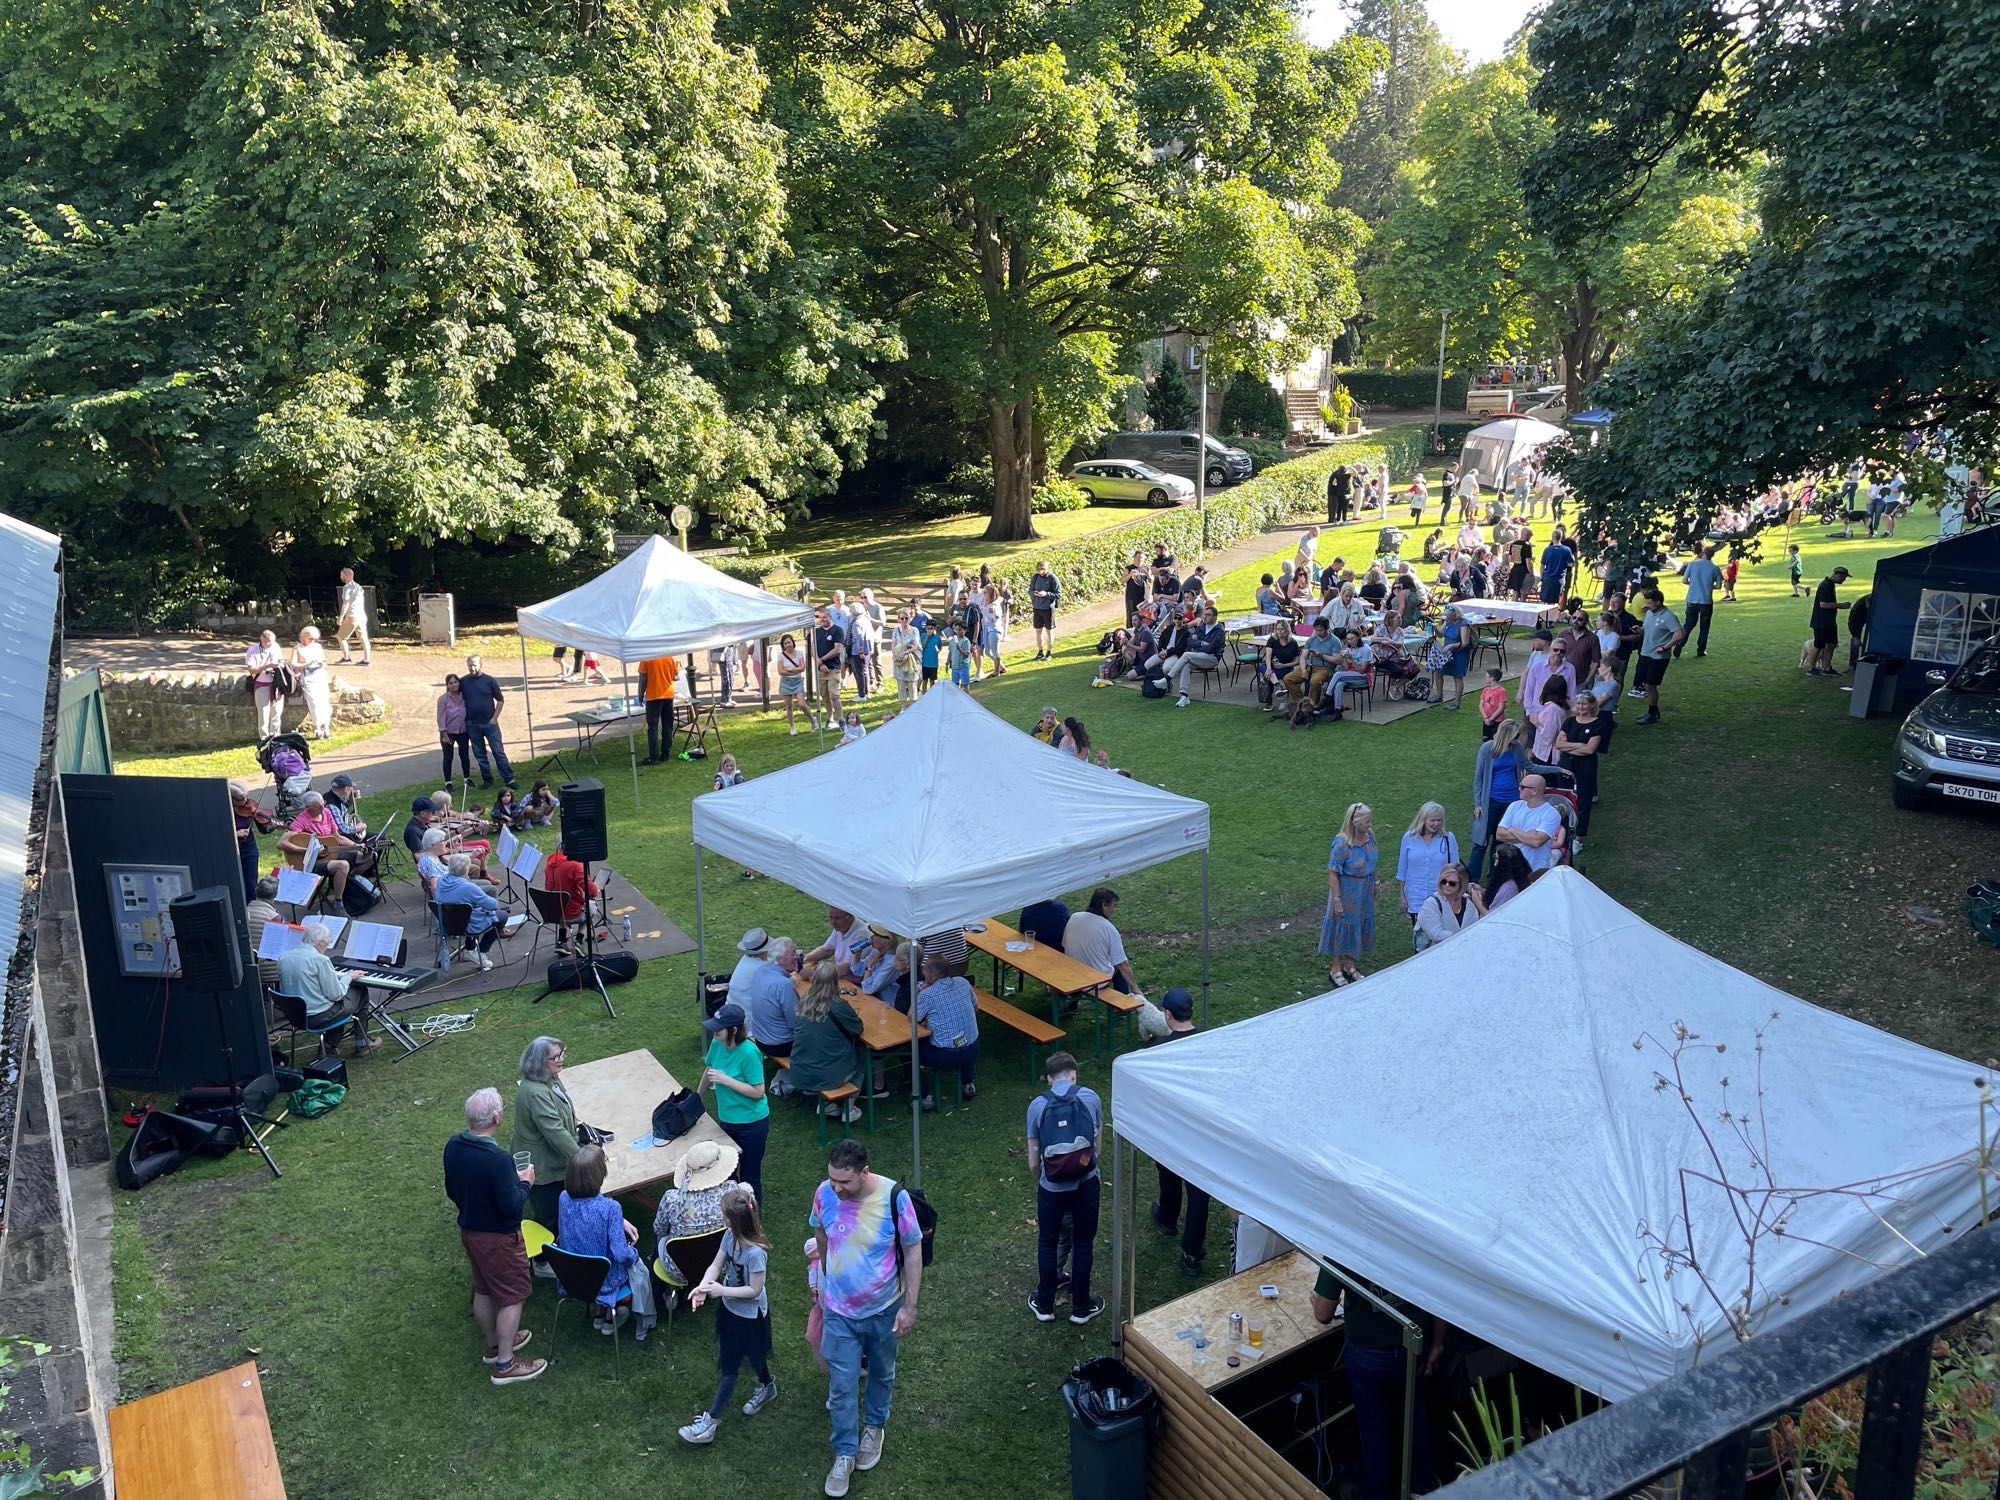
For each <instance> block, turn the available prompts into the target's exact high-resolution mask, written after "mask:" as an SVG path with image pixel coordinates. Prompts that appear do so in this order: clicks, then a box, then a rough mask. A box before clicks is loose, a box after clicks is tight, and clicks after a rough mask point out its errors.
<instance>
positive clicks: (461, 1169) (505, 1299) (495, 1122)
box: [444, 1088, 549, 1385]
mask: <svg viewBox="0 0 2000 1500" xmlns="http://www.w3.org/2000/svg"><path fill="white" fill-rule="evenodd" d="M499 1127H500V1091H499V1090H498V1089H494V1088H485V1089H480V1090H479V1091H478V1092H477V1093H475V1094H474V1095H473V1096H472V1097H471V1098H469V1099H467V1100H466V1101H465V1129H464V1130H463V1131H461V1132H460V1133H459V1134H457V1135H455V1136H453V1137H452V1138H451V1139H450V1140H449V1141H446V1142H445V1147H444V1190H445V1196H447V1197H448V1198H450V1199H451V1201H452V1202H453V1203H455V1204H457V1205H458V1239H459V1243H460V1244H461V1245H463V1246H464V1247H465V1258H466V1259H467V1260H469V1261H470V1262H472V1315H473V1317H475V1318H477V1319H478V1320H479V1331H480V1333H481V1335H482V1336H483V1348H482V1351H481V1353H480V1356H479V1357H480V1360H481V1361H482V1362H483V1363H484V1364H485V1365H487V1366H488V1378H489V1379H490V1380H491V1381H492V1382H493V1383H494V1384H495V1385H517V1384H520V1383H521V1382H523V1381H529V1380H533V1379H534V1378H535V1377H536V1376H537V1375H539V1374H541V1373H542V1371H544V1370H546V1369H547V1368H548V1367H549V1362H548V1361H547V1360H545V1359H516V1358H515V1355H516V1354H518V1353H519V1352H520V1350H521V1348H522V1346H523V1345H525V1344H526V1343H527V1342H528V1340H529V1339H530V1338H531V1337H532V1336H533V1335H531V1334H530V1333H528V1332H527V1330H525V1329H524V1328H522V1327H521V1306H522V1304H523V1303H525V1302H526V1301H527V1300H528V1291H529V1288H530V1287H531V1286H532V1284H533V1283H532V1282H531V1280H530V1278H529V1276H528V1255H527V1251H526V1249H525V1248H524V1247H523V1246H522V1244H521V1210H522V1208H523V1207H525V1206H526V1204H527V1201H528V1189H529V1188H530V1187H532V1186H533V1185H534V1181H535V1169H534V1167H533V1166H525V1167H521V1168H520V1169H518V1170H516V1168H515V1166H514V1163H513V1160H512V1159H511V1158H510V1157H509V1156H508V1154H507V1150H506V1148H505V1147H504V1146H502V1145H501V1144H500V1143H499V1142H498V1141H496V1140H495V1139H494V1138H493V1135H494V1132H495V1131H496V1130H498V1129H499Z"/></svg>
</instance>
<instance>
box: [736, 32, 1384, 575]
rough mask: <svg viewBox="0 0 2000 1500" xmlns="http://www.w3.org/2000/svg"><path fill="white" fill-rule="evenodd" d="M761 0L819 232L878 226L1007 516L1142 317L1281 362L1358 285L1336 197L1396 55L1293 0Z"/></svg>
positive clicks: (1093, 403)
mask: <svg viewBox="0 0 2000 1500" xmlns="http://www.w3.org/2000/svg"><path fill="white" fill-rule="evenodd" d="M736 17H737V24H738V25H740V26H741V27H742V28H743V34H744V35H746V36H749V37H752V38H754V39H755V40H756V43H757V45H758V48H759V51H760V54H761V55H762V56H764V57H765V58H766V59H767V61H770V62H771V63H772V65H773V66H774V67H781V69H782V73H781V77H780V80H779V81H780V87H781V96H780V97H779V98H778V99H776V100H774V106H773V110H774V117H775V118H777V119H779V120H781V121H782V122H783V123H784V124H785V125H786V127H787V130H788V132H789V134H790V137H791V141H792V163H791V168H790V170H791V173H792V177H791V179H790V180H791V183H792V186H793V191H794V194H795V200H796V201H797V202H799V203H800V204H801V205H803V204H805V203H806V202H807V201H810V202H811V205H812V208H811V213H810V217H811V219H812V223H813V232H814V233H815V234H820V235H825V236H828V237H842V236H845V237H848V238H849V239H850V241H851V242H852V243H854V244H856V245H857V247H858V248H859V250H860V251H861V252H862V254H863V255H864V256H865V257H866V261H867V263H868V265H869V267H870V272H869V279H868V286H869V288H870V292H871V296H872V300H871V301H870V302H869V303H868V304H867V305H868V306H869V307H871V308H872V309H875V310H878V311H879V312H880V313H881V314H883V315H884V316H893V317H894V318H895V320H896V321H897V323H898V324H899V326H900V327H901V328H902V330H903V332H904V335H905V337H906V340H907V342H908V345H909V349H910V363H909V367H908V369H907V371H906V373H907V374H908V375H909V376H910V377H911V378H914V379H919V380H923V381H927V382H932V383H935V384H936V385H938V386H940V387H943V388H945V389H947V390H949V391H950V392H951V393H952V394H953V397H954V399H955V402H956V404H957V410H958V411H959V412H960V414H961V416H962V418H963V419H964V420H965V421H967V422H968V423H972V424H976V425H977V426H978V428H979V429H980V430H981V432H982V435H983V437H984V440H985V442H984V446H985V448H986V451H987V452H988V454H989V455H990V457H991V462H992V469H993V484H994V501H993V519H992V523H991V526H990V528H989V530H988V533H987V534H988V535H989V536H990V537H994V538H1015V537H1022V536H1030V535H1033V514H1032V510H1031V503H1030V502H1031V496H1032V491H1033V487H1034V484H1035V481H1036V478H1037V477H1038V474H1039V473H1040V472H1042V471H1043V469H1044V468H1045V466H1046V464H1047V462H1048V459H1049V455H1050V450H1051V445H1052V443H1054V442H1057V441H1060V440H1062V439H1064V438H1065V437H1066V436H1068V435H1074V434H1075V433H1077V432H1079V431H1081V430H1083V429H1084V428H1085V427H1087V425H1088V424H1089V422H1091V421H1093V420H1099V419H1101V414H1102V413H1103V412H1104V411H1105V410H1106V409H1107V408H1108V406H1109V404H1110V397H1111V396H1112V395H1113V394H1114V393H1115V392H1117V391H1118V390H1120V389H1122V388H1123V387H1124V386H1125V385H1126V384H1127V383H1128V382H1129V379H1130V368H1131V353H1132V351H1133V349H1134V348H1135V347H1136V346H1137V345H1138V344H1139V343H1140V342H1141V341H1142V340H1144V339H1147V338H1152V337H1157V336H1158V335H1159V334H1160V333H1161V332H1163V331H1170V330H1188V331H1192V332H1196V333H1200V334H1203V335H1207V336H1210V337H1211V338H1212V339H1213V340H1214V352H1215V356H1216V358H1217V360H1218V362H1219V365H1221V366H1223V367H1227V366H1230V365H1232V364H1236V363H1262V362H1263V361H1264V360H1265V359H1267V358H1269V357H1272V356H1273V355H1274V354H1277V353H1280V352H1286V351H1291V352H1297V351H1302V350H1303V349H1305V348H1307V347H1309V346H1310V345H1311V344H1313V343H1315V342H1318V341H1321V340H1323V339H1325V338H1326V337H1327V336H1328V335H1329V334H1330V332H1331V331H1332V329H1333V328H1334V327H1336V326H1337V324H1338V322H1339V320H1340V319H1341V318H1342V317H1343V316H1344V315H1346V314H1347V313H1348V312H1350V311H1351V310H1352V308H1353V306H1354V303H1355V291H1354V286H1353V279H1352V272H1351V268H1352V258H1353V253H1354V246H1355V243H1356V240H1357V238H1358V232H1359V226H1358V223H1357V221H1356V220H1355V218H1354V217H1353V215H1351V214H1349V213H1346V212H1343V211H1341V210H1338V209H1335V208H1333V207H1331V206H1329V204H1328V201H1327V200H1328V194H1329V193H1330V192H1331V190H1332V189H1333V187H1334V186H1335V184H1336V182H1337V180H1338V168H1337V166H1336V160H1335V151H1334V142H1335V139H1336V138H1337V136H1338V135H1339V132H1340V131H1341V130H1342V129H1343V128H1344V127H1345V126H1346V125H1347V123H1348V122H1349V120H1350V119H1351V117H1352V113H1353V101H1354V97H1355V94H1356V92H1357V90H1358V89H1359V87H1360V85H1361V82H1362V79H1363V76H1364V74H1365V71H1366V67H1367V64H1368V62H1369V59H1370V50H1369V48H1368V46H1367V44H1365V43H1360V42H1344V43H1342V44H1340V45H1338V46H1336V47H1334V48H1332V49H1328V50H1316V49H1313V48H1311V47H1308V46H1307V45H1306V44H1304V43H1303V42H1302V41H1300V40H1299V38H1298V37H1297V35H1296V34H1295V33H1294V30H1293V28H1292V24H1291V21H1292V17H1291V13H1290V11H1289V10H1288V9H1287V7H1286V6H1285V5H1284V4H1282V3H1280V0H1169V3H1167V4H1165V5H1161V4H1159V3H1156V0H1078V3H1054V0H1028V3H1011V4H993V3H990V0H942V3H939V4H935V5H926V6H909V5H905V4H902V3H899V0H851V3H843V4H840V5H837V6H836V5H831V4H822V5H817V6H815V5H811V4H805V5H801V4H798V3H795V0H783V3H779V0H765V3H761V4H758V3H753V4H750V5H748V6H744V7H739V8H738V9H737V12H736ZM780 58H782V59H784V62H783V63H782V64H779V63H778V61H777V60H778V59H780ZM802 211H803V210H802ZM1052 418H1053V420H1052ZM1052 429H1054V430H1053V431H1052ZM1057 456H1060V449H1057Z"/></svg>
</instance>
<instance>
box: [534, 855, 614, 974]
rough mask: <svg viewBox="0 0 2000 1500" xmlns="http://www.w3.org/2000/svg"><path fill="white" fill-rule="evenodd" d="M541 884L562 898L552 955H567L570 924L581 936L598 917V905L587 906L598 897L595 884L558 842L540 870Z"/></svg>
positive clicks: (600, 912)
mask: <svg viewBox="0 0 2000 1500" xmlns="http://www.w3.org/2000/svg"><path fill="white" fill-rule="evenodd" d="M542 884H543V885H544V886H546V887H547V888H548V890H549V892H550V893H551V894H553V895H557V896H561V897H562V898H563V904H562V927H561V929H560V930H559V931H558V932H557V933H556V952H557V953H559V954H566V953H569V952H570V951H571V946H570V927H571V925H572V924H574V925H575V926H576V927H577V928H578V929H579V933H578V935H579V936H581V935H582V933H581V931H580V929H582V928H583V927H586V926H588V925H589V924H590V922H592V921H593V920H595V917H596V916H599V915H602V911H603V908H602V906H601V905H599V906H596V907H593V906H592V905H591V903H592V902H594V901H595V900H596V897H597V894H598V891H597V882H596V881H594V880H592V879H591V878H590V873H589V871H587V870H586V869H584V867H583V861H581V860H576V859H571V858H570V857H569V854H568V852H567V851H565V850H564V848H563V846H562V841H561V840H560V839H558V840H557V841H556V846H555V848H554V849H553V850H551V851H550V853H549V857H548V862H547V863H546V864H544V865H543V866H542Z"/></svg>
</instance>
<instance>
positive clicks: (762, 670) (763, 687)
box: [743, 635, 771, 713]
mask: <svg viewBox="0 0 2000 1500" xmlns="http://www.w3.org/2000/svg"><path fill="white" fill-rule="evenodd" d="M743 670H744V671H746V672H747V671H749V670H750V663H749V662H747V661H746V662H745V663H743ZM757 687H758V690H759V692H760V693H761V694H762V695H763V699H764V712H765V713H769V712H770V711H771V638H770V637H769V636H768V635H767V636H764V637H763V638H762V639H760V640H759V641H758V642H757Z"/></svg>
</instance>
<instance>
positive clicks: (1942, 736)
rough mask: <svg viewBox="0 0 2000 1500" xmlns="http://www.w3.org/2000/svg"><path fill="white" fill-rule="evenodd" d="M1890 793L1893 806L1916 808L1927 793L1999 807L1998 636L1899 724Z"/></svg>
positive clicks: (1976, 649) (1975, 651)
mask: <svg viewBox="0 0 2000 1500" xmlns="http://www.w3.org/2000/svg"><path fill="white" fill-rule="evenodd" d="M1941 676H1943V674H1942V673H1934V674H1933V680H1935V679H1936V678H1937V677H1941ZM1891 788H1892V791H1893V793H1894V795H1895V798H1896V806H1898V807H1921V806H1922V805H1923V802H1924V796H1925V793H1927V792H1937V793H1940V794H1942V795H1944V796H1946V797H1956V798H1958V799H1959V800H1961V801H1968V802H1987V803H2000V636H1993V637H1991V638H1990V639H1988V640H1987V641H1985V642H1984V643H1982V644H1980V645H1978V646H1975V647H1973V648H1972V650H1971V652H1970V653H1969V654H1968V655H1967V656H1966V658H1965V660H1964V661H1962V662H1960V663H1959V664H1958V667H1957V669H1956V670H1955V671H1954V672H1953V673H1952V674H1951V676H1950V677H1948V678H1945V679H1944V686H1942V687H1940V688H1939V689H1938V690H1937V691H1936V692H1934V693H1932V694H1931V695H1930V696H1929V697H1928V698H1926V699H1924V701H1923V702H1921V703H1919V704H1918V705H1917V706H1916V707H1915V708H1914V709H1912V710H1911V711H1910V716H1909V717H1908V718H1907V719H1905V720H1903V730H1902V733H1900V734H1898V735H1897V736H1896V774H1895V779H1894V781H1893V782H1892V783H1891Z"/></svg>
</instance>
